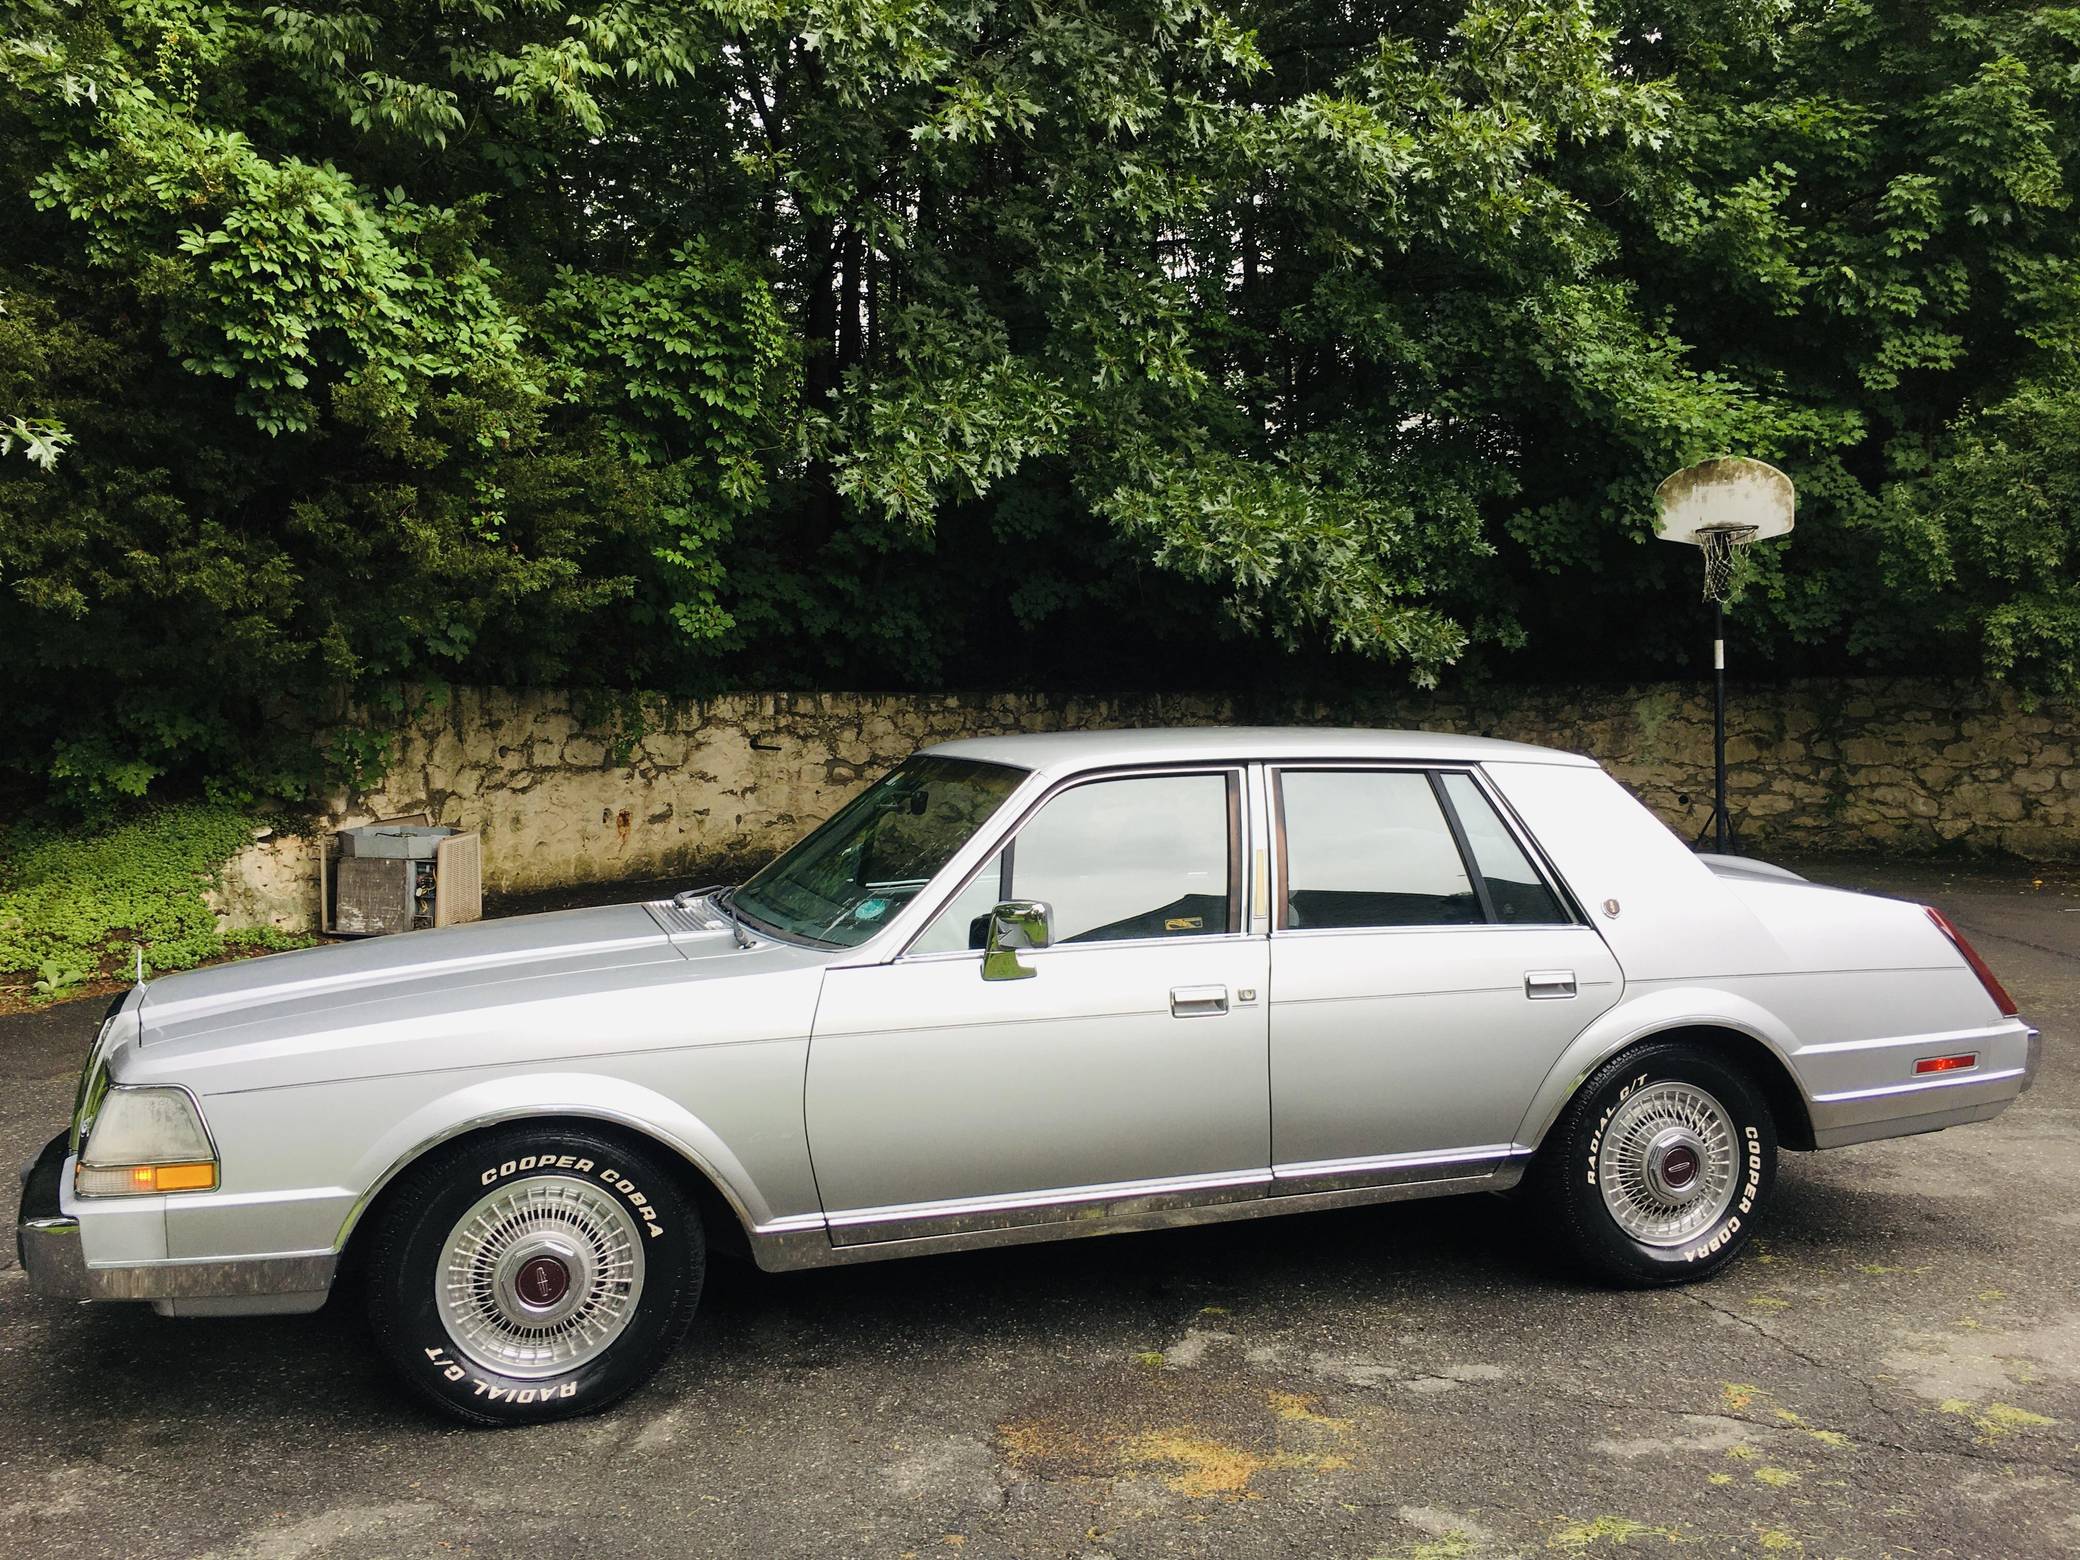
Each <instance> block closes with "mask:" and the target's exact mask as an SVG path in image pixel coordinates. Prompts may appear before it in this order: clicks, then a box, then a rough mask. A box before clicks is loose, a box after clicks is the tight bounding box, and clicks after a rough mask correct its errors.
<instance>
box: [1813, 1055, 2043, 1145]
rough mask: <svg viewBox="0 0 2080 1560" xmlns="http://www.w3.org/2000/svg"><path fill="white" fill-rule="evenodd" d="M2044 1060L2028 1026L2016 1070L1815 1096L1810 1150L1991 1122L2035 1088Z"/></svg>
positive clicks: (2014, 1068) (1963, 1074) (1960, 1074)
mask: <svg viewBox="0 0 2080 1560" xmlns="http://www.w3.org/2000/svg"><path fill="white" fill-rule="evenodd" d="M2011 1033H2012V1031H2011ZM2011 1043H2012V1042H2011ZM2010 1054H2011V1055H2012V1053H2010ZM2043 1054H2044V1037H2043V1035H2042V1034H2041V1033H2040V1032H2039V1031H2038V1030H2037V1029H2036V1028H2035V1026H2030V1028H2029V1029H2028V1032H2027V1046H2026V1049H2025V1051H2024V1055H2023V1059H2022V1061H2021V1062H2020V1063H2019V1064H2018V1065H2015V1066H2011V1067H2004V1068H2001V1069H1999V1070H1997V1071H1995V1072H1992V1073H1959V1074H1955V1075H1951V1076H1945V1077H1940V1078H1931V1079H1927V1080H1924V1081H1917V1082H1914V1083H1895V1084H1887V1085H1883V1086H1881V1087H1877V1088H1869V1089H1849V1090H1844V1091H1843V1092H1841V1093H1838V1094H1822V1095H1818V1096H1816V1097H1814V1099H1813V1100H1812V1101H1811V1102H1810V1107H1811V1110H1812V1116H1813V1146H1814V1147H1815V1148H1843V1147H1846V1146H1847V1145H1848V1144H1851V1143H1868V1142H1872V1141H1874V1140H1876V1139H1878V1138H1891V1137H1909V1136H1912V1135H1913V1134H1916V1133H1921V1132H1940V1131H1941V1130H1942V1129H1943V1128H1945V1127H1958V1126H1963V1125H1965V1124H1966V1123H1968V1122H1974V1121H1990V1120H1992V1119H1993V1118H1994V1117H1995V1116H1998V1115H1999V1114H2000V1113H2001V1112H2002V1111H2004V1110H2006V1109H2007V1108H2008V1107H2009V1106H2010V1105H2012V1104H2014V1103H2015V1101H2016V1099H2017V1098H2018V1097H2020V1096H2021V1095H2022V1094H2023V1093H2024V1092H2025V1091H2026V1090H2027V1089H2028V1088H2029V1086H2030V1085H2031V1084H2033V1083H2035V1082H2036V1078H2037V1068H2038V1066H2039V1064H2040V1063H2041V1061H2042V1059H2043Z"/></svg>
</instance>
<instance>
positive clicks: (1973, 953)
mask: <svg viewBox="0 0 2080 1560" xmlns="http://www.w3.org/2000/svg"><path fill="white" fill-rule="evenodd" d="M1921 908H1922V909H1924V910H1926V911H1927V912H1928V918H1929V919H1930V920H1931V921H1933V922H1935V923H1936V930H1937V931H1939V932H1941V933H1942V934H1943V935H1944V936H1945V937H1947V938H1949V939H1950V941H1951V943H1952V945H1954V946H1955V947H1956V949H1957V951H1958V952H1959V953H1961V954H1963V955H1964V962H1965V963H1967V964H1969V965H1970V966H1971V967H1972V973H1973V974H1974V975H1976V976H1978V977H1979V984H1980V985H1982V986H1984V987H1985V988H1986V994H1987V995H1988V996H1989V997H1991V998H1993V1005H1994V1006H1995V1007H1997V1008H1999V1009H2000V1010H2001V1017H2003V1018H2013V1017H2014V1016H2015V1015H2016V1014H2017V1013H2019V1012H2021V1011H2022V1009H2020V1008H2019V1007H2017V1006H2016V1005H2015V999H2014V998H2013V997H2011V996H2009V995H2008V988H2007V987H2006V986H2003V985H2002V984H2001V983H2000V980H1999V978H1998V977H1997V976H1995V974H1994V973H1993V971H1992V970H1990V969H1988V968H1987V967H1986V961H1985V960H1984V959H1982V958H1980V957H1979V950H1978V949H1976V948H1974V947H1973V946H1972V945H1971V944H1970V943H1968V942H1966V941H1965V940H1964V933H1963V932H1960V931H1959V930H1958V929H1957V928H1956V927H1954V926H1952V925H1951V924H1950V921H1949V918H1948V917H1947V916H1945V915H1944V914H1943V912H1942V911H1940V910H1938V909H1937V908H1936V907H1935V906H1934V905H1923V906H1922V907H1921Z"/></svg>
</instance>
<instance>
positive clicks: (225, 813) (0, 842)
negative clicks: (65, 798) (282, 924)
mask: <svg viewBox="0 0 2080 1560" xmlns="http://www.w3.org/2000/svg"><path fill="white" fill-rule="evenodd" d="M252 837H253V834H252V821H251V820H250V819H249V818H248V817H247V816H246V815H245V814H244V813H243V812H241V811H240V810H238V809H237V808H233V807H228V806H224V805H221V804H214V803H206V802H196V803H187V804H181V805H170V806H162V807H155V808H152V809H150V810H148V811H144V812H140V813H136V814H133V815H132V816H130V817H128V818H125V819H122V820H120V821H118V822H116V823H113V824H107V825H103V826H100V827H92V828H87V827H72V828H63V827H54V826H52V825H49V824H45V823H37V822H22V823H15V824H12V825H9V826H8V827H6V828H5V829H0V982H4V983H5V984H7V985H10V986H13V987H14V988H15V990H16V992H17V993H18V994H20V995H22V996H24V997H25V998H26V999H27V1000H28V1001H29V1002H31V1003H32V1004H33V1003H41V1002H49V1001H53V1000H55V999H57V998H59V997H64V996H68V995H72V994H74V993H75V992H77V991H79V990H80V989H81V988H83V987H85V986H87V985H89V984H90V983H93V982H95V981H97V980H100V979H103V978H110V977H116V978H128V976H129V974H130V972H131V970H132V968H133V967H134V964H135V961H136V954H137V950H139V949H142V950H143V953H144V963H145V969H146V970H147V972H162V973H163V972H165V971H168V970H184V969H191V968H193V967H194V966H195V965H198V964H203V963H207V962H209V961H210V960H212V959H219V958H223V957H225V956H226V955H227V954H236V953H242V952H254V951H260V950H263V949H267V950H271V949H275V948H292V947H301V946H304V945H305V944H307V943H308V942H309V941H310V939H309V938H307V937H292V936H286V935H284V934H283V933H280V932H277V931H274V930H273V929H272V928H260V929H257V930H232V931H219V930H218V929H217V918H216V915H215V913H214V912H213V911H212V910H211V909H210V907H209V906H208V904H207V903H205V902H204V900H203V897H202V896H203V894H204V892H205V891H206V890H207V889H208V888H209V887H210V885H211V884H212V883H213V882H214V881H215V880H216V876H217V874H218V873H219V872H220V871H221V870H222V869H223V866H224V863H225V862H227V861H229V860H230V859H231V857H232V855H233V854H234V853H235V852H236V851H237V850H238V849H239V847H240V846H242V845H245V844H246V843H247V842H249V841H250V840H251V839H252Z"/></svg>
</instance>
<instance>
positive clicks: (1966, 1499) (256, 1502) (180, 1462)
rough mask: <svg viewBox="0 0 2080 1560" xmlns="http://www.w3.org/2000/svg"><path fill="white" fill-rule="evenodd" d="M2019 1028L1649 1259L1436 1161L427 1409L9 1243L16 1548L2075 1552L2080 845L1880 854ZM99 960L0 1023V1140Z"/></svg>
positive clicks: (738, 1315) (367, 1367) (937, 1266)
mask: <svg viewBox="0 0 2080 1560" xmlns="http://www.w3.org/2000/svg"><path fill="white" fill-rule="evenodd" d="M1813 870H1814V875H1816V876H1829V877H1832V878H1833V879H1834V880H1836V881H1851V882H1855V883H1858V884H1859V885H1862V886H1872V887H1877V888H1880V889H1882V890H1884V891H1888V892H1895V893H1901V894H1906V895H1910V896H1913V897H1917V898H1927V899H1932V900H1934V901H1935V902H1936V903H1938V904H1940V905H1941V906H1942V907H1943V908H1944V909H1945V910H1946V911H1948V912H1949V913H1950V914H1951V915H1952V918H1953V919H1954V920H1956V921H1957V922H1958V923H1959V924H1960V925H1961V926H1962V927H1963V928H1964V929H1965V930H1966V931H1967V932H1968V934H1969V935H1970V936H1971V937H1972V938H1973V940H1974V941H1975V942H1976V943H1977V944H1978V946H1979V948H1980V951H1981V952H1982V953H1984V954H1985V955H1986V956H1987V958H1988V959H1989V961H1990V962H1991V963H1992V964H1993V966H1994V968H1995V969H1996V970H1997V971H1998V972H1999V973H2000V975H2001V976H2002V978H2003V979H2004V980H2005V981H2006V982H2007V983H2008V985H2009V987H2010V989H2011V990H2013V991H2014V992H2015V993H2016V995H2017V996H2018V997H2019V998H2020V999H2021V1001H2022V1003H2023V1005H2024V1009H2025V1011H2026V1012H2027V1013H2028V1014H2029V1015H2030V1016H2031V1017H2032V1018H2033V1019H2034V1020H2036V1021H2037V1022H2038V1023H2039V1024H2040V1025H2041V1027H2042V1028H2043V1030H2044V1033H2045V1070H2044V1075H2043V1077H2042V1079H2041V1081H2040V1082H2039V1083H2038V1085H2037V1087H2036V1088H2035V1090H2034V1091H2033V1092H2031V1093H2030V1094H2029V1095H2027V1096H2025V1097H2024V1098H2023V1100H2022V1101H2021V1102H2020V1103H2018V1104H2017V1105H2016V1106H2015V1107H2014V1108H2012V1109H2011V1110H2009V1111H2008V1112H2007V1113H2006V1114H2005V1115H2004V1116H2002V1117H2001V1118H2000V1119H1999V1120H1998V1121H1996V1122H1993V1123H1990V1124H1986V1125H1981V1126H1975V1127H1966V1128H1960V1129H1957V1130H1954V1131H1950V1132H1945V1133H1940V1134H1935V1135H1932V1136H1927V1137H1919V1138H1910V1139H1905V1140H1901V1141H1895V1142H1890V1143H1878V1144H1870V1145H1866V1146H1863V1147H1858V1148H1852V1149H1844V1150H1839V1151H1836V1152H1832V1153H1826V1154H1803V1155H1802V1154H1793V1155H1787V1156H1786V1158H1785V1161H1784V1169H1783V1175H1782V1180H1781V1184H1780V1195H1779V1199H1778V1202H1777V1205H1776V1208H1775V1210H1774V1215H1773V1217H1772V1218H1771V1219H1770V1221H1769V1223H1768V1224H1767V1226H1766V1227H1765V1228H1764V1230H1763V1232H1762V1235H1761V1238H1760V1239H1759V1240H1758V1242H1757V1245H1756V1248H1755V1250H1754V1251H1753V1252H1752V1253H1751V1254H1750V1255H1749V1256H1747V1257H1746V1258H1745V1259H1744V1260H1743V1261H1741V1262H1740V1263H1739V1264H1738V1265H1736V1266H1735V1267H1734V1268H1732V1269H1730V1270H1729V1271H1728V1272H1727V1273H1726V1274H1725V1275H1723V1276H1722V1277H1721V1278H1720V1279H1718V1280H1717V1281H1716V1282H1713V1283H1711V1284H1708V1285H1704V1286H1700V1287H1695V1288H1689V1289H1678V1290H1666V1291H1659V1292H1654V1293H1618V1292H1610V1291H1606V1290H1600V1289H1594V1288H1589V1287H1585V1286H1584V1285H1582V1284H1581V1283H1579V1282H1577V1281H1575V1280H1573V1279H1571V1278H1569V1277H1566V1276H1565V1275H1563V1274H1559V1273H1556V1272H1555V1271H1554V1270H1553V1268H1552V1267H1551V1266H1550V1265H1549V1264H1548V1262H1547V1260H1546V1259H1545V1257H1544V1256H1543V1255H1542V1253H1541V1250H1540V1248H1539V1245H1538V1242H1537V1240H1536V1239H1535V1234H1536V1232H1535V1231H1533V1230H1531V1229H1529V1228H1527V1225H1526V1223H1525V1219H1524V1215H1523V1212H1522V1210H1521V1207H1520V1205H1518V1204H1515V1203H1513V1202H1511V1201H1508V1200H1504V1199H1500V1198H1460V1199H1453V1200H1449V1201H1442V1202H1431V1203H1415V1204H1406V1205H1401V1206H1398V1207H1388V1208H1381V1209H1371V1210H1360V1211H1354V1212H1348V1213H1340V1214H1323V1215H1314V1216H1305V1217H1293V1218H1284V1219H1267V1220H1262V1221H1255V1222H1245V1223H1242V1224H1236V1225H1228V1226H1223V1227H1214V1228H1207V1229H1199V1230H1185V1231H1175V1232H1169V1233H1163V1234H1151V1235H1134V1236H1123V1237H1119V1238H1115V1239H1106V1240H1094V1241H1081V1242H1074V1243H1071V1244H1068V1245H1064V1246H1055V1247H1048V1246H1028V1247H1020V1248H1017V1249H1013V1250H1009V1251H1001V1252H991V1253H980V1254H972V1255H963V1256H947V1257H937V1258H929V1259H922V1260H917V1261H912V1262H901V1263H890V1264H886V1265H880V1266H870V1267H864V1268H854V1269H849V1270H838V1271H831V1272H819V1273H805V1274H792V1275H784V1276H768V1275H763V1274H760V1273H758V1272H756V1271H753V1270H751V1269H749V1268H747V1267H744V1266H742V1265H740V1264H718V1265H717V1267H716V1269H715V1271H714V1273H713V1275H712V1279H711V1283H710V1287H709V1290H708V1294H707V1298H706V1300H705V1302H704V1305H703V1308H702V1311H701V1314H700V1316H699V1318H698V1319H697V1320H696V1321H695V1323H694V1327H693V1330H692V1333H691V1334H690V1335H689V1337H688V1338H687V1340H686V1342H685V1343H684V1344H683V1345H681V1347H680V1348H679V1349H678V1350H677V1352H676V1353H675V1354H674V1355H673V1356H672V1358H671V1359H670V1360H669V1361H668V1362H667V1363H666V1365H665V1367H664V1369H663V1371H662V1373H661V1374H660V1376H659V1377H658V1379H657V1380H656V1381H655V1382H654V1383H653V1384H652V1385H651V1386H649V1387H648V1388H646V1389H645V1390H644V1391H642V1392H641V1393H639V1394H638V1395H637V1396H636V1397H634V1398H633V1399H631V1400H629V1401H628V1402H627V1403H625V1404H624V1405H623V1406H621V1407H620V1408H618V1409H616V1410H615V1411H613V1412H612V1413H609V1414H607V1415H605V1416H604V1417H600V1418H596V1419H590V1420H579V1421H574V1422H570V1423H566V1424H561V1425H553V1426H547V1427H544V1428H541V1429H536V1430H526V1431H500V1432H484V1431H467V1430H460V1429H453V1428H450V1427H448V1426H447V1425H445V1424H443V1423H441V1422H439V1421H436V1420H434V1419H432V1418H431V1417H429V1416H428V1415H427V1414H426V1413H424V1412H422V1411H421V1410H419V1409H418V1408H416V1407H415V1406H414V1405H413V1404H412V1403H410V1402H408V1401H407V1400H406V1399H405V1397H404V1396H403V1395H402V1393H401V1392H399V1391H398V1390H397V1389H395V1388H394V1387H393V1386H392V1385H391V1382H390V1380H389V1378H388V1376H387V1375H386V1373H385V1371H384V1369H383V1368H382V1366H381V1365H380V1364H379V1363H378V1362H377V1361H376V1359H375V1358H374V1357H373V1355H372V1354H371V1352H370V1350H369V1348H368V1346H367V1340H366V1337H365V1332H364V1328H363V1325H362V1324H361V1322H360V1320H359V1316H358V1312H357V1311H356V1309H355V1308H354V1307H352V1306H350V1305H335V1306H334V1307H332V1308H331V1309H329V1310H327V1311H326V1312H324V1313H321V1314H319V1315H317V1316H314V1317H302V1318H284V1319H256V1320H245V1321H231V1320H225V1321H167V1320H161V1319H160V1318H158V1317H156V1316H154V1315H153V1314H152V1313H151V1311H150V1310H149V1309H148V1308H145V1307H142V1306H75V1305H68V1304H60V1303H51V1302H46V1301H40V1300H35V1299H32V1298H31V1297H30V1296H29V1294H28V1293H27V1289H26V1284H25V1281H24V1279H23V1276H22V1274H21V1272H20V1271H19V1269H18V1268H17V1267H16V1266H15V1264H14V1261H13V1257H12V1253H11V1251H10V1252H9V1253H8V1254H7V1256H6V1257H5V1259H4V1266H0V1412H4V1428H0V1553H5V1554H6V1555H9V1556H12V1557H17V1560H29V1557H33V1556H46V1555H88V1554H122V1555H126V1556H132V1555H134V1556H157V1555H169V1556H170V1555H179V1556H193V1555H213V1556H373V1555H382V1556H389V1555H413V1556H418V1555H452V1554H457V1553H476V1554H483V1555H525V1556H529V1557H541V1556H569V1555H614V1556H626V1555H667V1554H669V1555H731V1556H737V1555H744V1556H759V1555H783V1556H796V1555H802V1556H811V1555H813V1556H883V1555H885V1556H891V1557H894V1556H902V1555H914V1556H940V1557H948V1556H954V1555H959V1556H961V1557H963V1560H973V1557H980V1556H1008V1555H1015V1556H1090V1557H1100V1556H1120V1557H1126V1556H1160V1555H1237V1556H1267V1557H1269V1556H1278V1557H1285V1556H1306V1557H1310V1560H1313V1557H1323V1560H1330V1557H1337V1560H1340V1557H1354V1560H1372V1557H1389V1556H1398V1557H1409V1560H1414V1557H1418V1556H1421V1557H1428V1560H1475V1557H1486V1556H1504V1555H1547V1554H1561V1555H1599V1554H1635V1553H1636V1554H1661V1553H1666V1552H1670V1551H1671V1549H1672V1548H1674V1549H1676V1551H1677V1552H1680V1553H1683V1554H1692V1555H1720V1554H1726V1555H1749V1554H1756V1555H1800V1554H1805V1555H1815V1556H1820V1555H1825V1556H1888V1555H1898V1556H1909V1555H1911V1556H1972V1557H1979V1556H2039V1555H2057V1554H2064V1553H2076V1552H2080V1261H2076V1258H2075V1255H2074V1249H2075V1241H2076V1239H2080V1114H2076V1107H2080V1056H2076V1041H2080V879H2075V878H2074V877H2072V876H2070V875H2068V876H2065V877H2051V878H2050V880H2048V881H2042V882H2039V881H2038V880H2037V879H2036V878H2035V877H2034V876H2033V874H2032V873H2031V872H2030V871H2029V869H2027V868H2023V867H2017V868H1978V869H1966V868H1955V867H1939V866H1931V865H1929V864H1927V863H1915V862H1911V861H1890V862H1871V861H1867V860H1866V861H1851V862H1828V863H1822V864H1818V866H1817V868H1816V869H1813ZM99 1009H100V1004H99V1003H92V1004H73V1005H69V1006H65V1007H59V1008H55V1009H52V1010H49V1011H47V1012H43V1013H38V1014H32V1015H28V1016H24V1017H18V1018H8V1019H5V1020H0V1158H4V1159H5V1160H7V1161H9V1162H15V1161H19V1160H21V1159H23V1158H25V1157H26V1156H28V1155H29V1154H30V1153H31V1152H32V1151H33V1150H34V1149H35V1148H37V1147H38V1146H39V1145H40V1144H41V1143H42V1142H43V1141H44V1139H45V1138H47V1137H48V1136H49V1135H50V1134H51V1133H52V1132H53V1131H55V1130H57V1128H58V1127H59V1126H60V1125H61V1124H62V1122H63V1120H64V1118H65V1115H66V1112H67V1110H68V1109H69V1106H70V1101H71V1095H72V1089H73V1085H74V1081H75V1073H76V1069H77V1067H78V1064H79V1061H80V1057H81V1054H82V1052H83V1051H84V1049H85V1047H86V1044H87V1042H88V1040H89V1038H90V1037H91V1034H92V1031H93V1028H94V1025H95V1021H96V1018H97V1016H98V1013H99Z"/></svg>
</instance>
